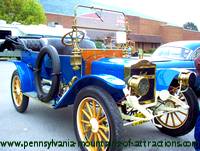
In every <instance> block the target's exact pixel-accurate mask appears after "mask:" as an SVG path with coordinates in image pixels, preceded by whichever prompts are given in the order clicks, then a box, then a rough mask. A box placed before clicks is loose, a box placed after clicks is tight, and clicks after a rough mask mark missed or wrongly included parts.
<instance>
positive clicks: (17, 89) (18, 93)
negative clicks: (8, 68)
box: [11, 70, 29, 113]
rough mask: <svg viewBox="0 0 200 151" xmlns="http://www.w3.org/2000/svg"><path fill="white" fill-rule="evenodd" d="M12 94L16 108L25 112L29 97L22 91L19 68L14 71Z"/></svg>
mask: <svg viewBox="0 0 200 151" xmlns="http://www.w3.org/2000/svg"><path fill="white" fill-rule="evenodd" d="M11 96H12V101H13V104H14V107H15V109H16V110H17V111H18V112H20V113H23V112H25V111H26V109H27V107H28V103H29V98H28V97H27V96H25V95H24V94H23V93H22V90H21V81H20V77H19V74H18V72H17V70H15V71H14V72H13V75H12V79H11Z"/></svg>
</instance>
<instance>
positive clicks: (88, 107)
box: [86, 102, 93, 117]
mask: <svg viewBox="0 0 200 151" xmlns="http://www.w3.org/2000/svg"><path fill="white" fill-rule="evenodd" d="M86 106H87V109H88V111H89V113H90V116H91V117H92V115H93V114H92V110H91V108H90V105H89V103H88V102H86Z"/></svg>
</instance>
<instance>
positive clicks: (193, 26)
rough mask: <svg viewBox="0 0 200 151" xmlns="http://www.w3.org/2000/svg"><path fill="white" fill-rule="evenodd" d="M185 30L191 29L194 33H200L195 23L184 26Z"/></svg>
mask: <svg viewBox="0 0 200 151" xmlns="http://www.w3.org/2000/svg"><path fill="white" fill-rule="evenodd" d="M183 28H184V29H189V30H193V31H198V28H197V26H196V25H195V24H194V23H193V22H187V23H185V24H184V25H183Z"/></svg>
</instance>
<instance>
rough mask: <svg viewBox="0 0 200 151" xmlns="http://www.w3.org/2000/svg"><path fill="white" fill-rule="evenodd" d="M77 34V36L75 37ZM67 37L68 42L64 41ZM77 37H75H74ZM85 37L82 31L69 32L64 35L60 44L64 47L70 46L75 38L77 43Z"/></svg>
mask: <svg viewBox="0 0 200 151" xmlns="http://www.w3.org/2000/svg"><path fill="white" fill-rule="evenodd" d="M76 34H77V35H76ZM67 36H69V37H70V39H71V40H70V42H69V41H66V39H65V38H66V37H67ZM76 36H77V37H76ZM84 37H85V33H84V32H83V31H80V30H77V31H74V30H72V31H70V32H68V33H66V34H65V35H64V36H63V37H62V39H61V42H62V44H63V45H64V46H72V45H73V43H74V40H75V39H76V38H77V40H78V41H77V42H78V43H79V42H80V41H82V40H83V39H84Z"/></svg>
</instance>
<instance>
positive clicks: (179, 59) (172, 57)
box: [151, 41, 200, 96]
mask: <svg viewBox="0 0 200 151" xmlns="http://www.w3.org/2000/svg"><path fill="white" fill-rule="evenodd" d="M151 60H152V61H153V62H154V63H155V64H156V65H157V66H156V67H157V70H165V71H166V72H167V70H168V69H169V70H171V69H187V70H190V71H192V72H195V73H196V76H197V78H196V82H195V84H194V86H193V90H194V91H195V92H196V94H197V95H198V96H199V94H200V41H175V42H170V43H167V44H164V45H162V46H160V47H159V48H158V49H156V50H155V52H154V53H153V54H152V56H151Z"/></svg>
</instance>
